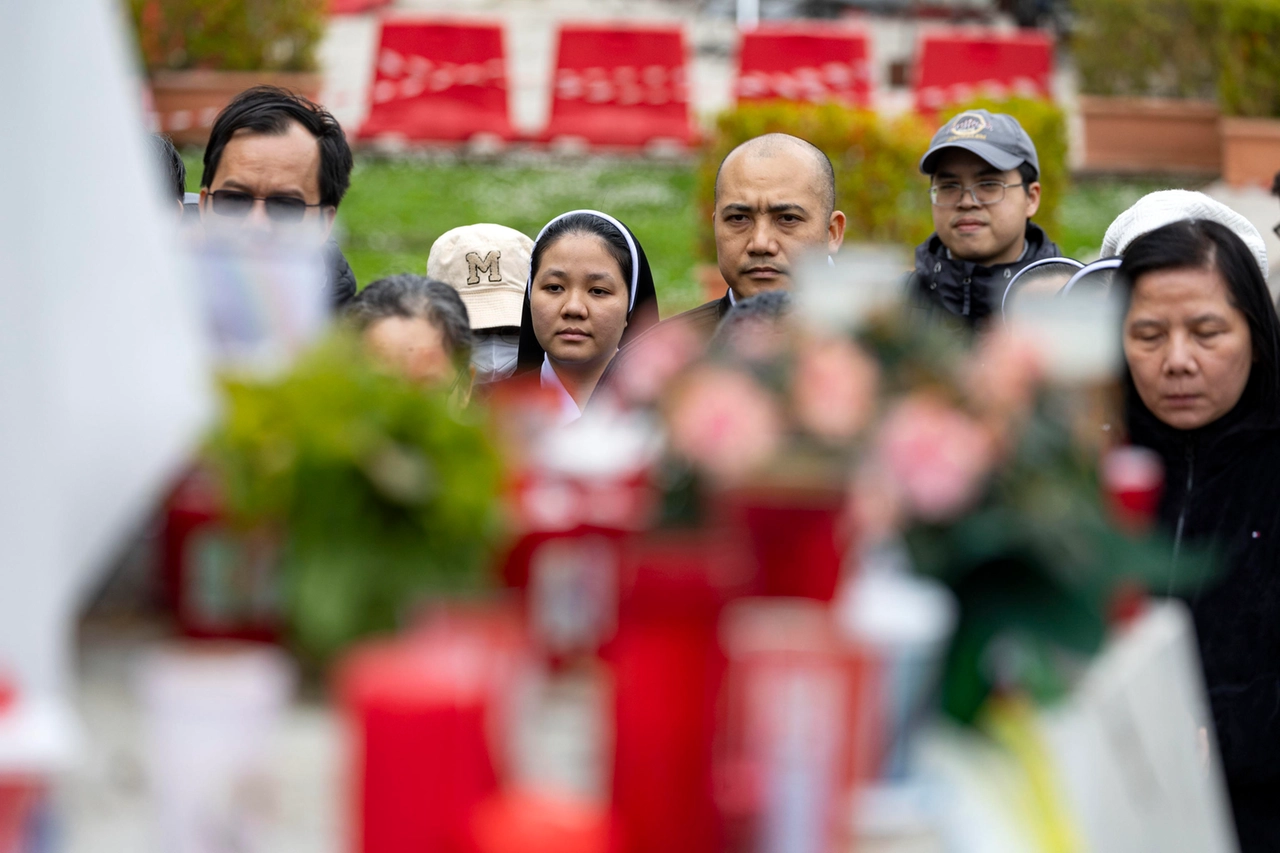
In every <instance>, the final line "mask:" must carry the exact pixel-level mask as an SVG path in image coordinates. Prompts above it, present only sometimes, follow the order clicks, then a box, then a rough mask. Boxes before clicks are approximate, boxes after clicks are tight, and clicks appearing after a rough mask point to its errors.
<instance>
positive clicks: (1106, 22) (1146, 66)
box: [1072, 0, 1280, 118]
mask: <svg viewBox="0 0 1280 853" xmlns="http://www.w3.org/2000/svg"><path fill="white" fill-rule="evenodd" d="M1074 8H1075V11H1076V14H1077V22H1078V24H1077V28H1076V33H1075V35H1074V37H1073V39H1072V48H1073V52H1074V54H1075V58H1076V65H1077V67H1079V69H1080V83H1081V87H1080V88H1081V91H1083V92H1085V93H1086V94H1091V95H1129V96H1151V97H1198V98H1213V97H1214V96H1215V95H1216V97H1217V100H1218V104H1219V106H1220V107H1221V108H1222V112H1223V113H1224V114H1225V115H1235V116H1256V117H1265V118H1270V117H1280V0H1074Z"/></svg>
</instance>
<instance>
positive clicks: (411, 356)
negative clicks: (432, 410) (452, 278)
mask: <svg viewBox="0 0 1280 853" xmlns="http://www.w3.org/2000/svg"><path fill="white" fill-rule="evenodd" d="M343 314H344V316H345V317H346V319H347V320H348V322H350V323H351V325H352V326H353V327H354V328H355V330H356V331H357V332H358V333H359V334H360V337H361V339H362V340H363V341H364V344H365V347H366V348H367V349H368V350H369V354H370V355H371V356H373V358H374V359H375V360H376V361H378V362H379V363H380V364H382V365H384V366H385V367H387V368H388V369H390V370H394V371H395V372H397V373H399V374H401V375H402V376H404V377H405V378H406V379H408V380H409V381H410V382H413V383H415V384H418V385H421V386H423V387H426V388H448V389H451V390H453V391H454V392H455V393H456V394H457V399H458V401H459V402H460V403H463V404H464V405H465V404H466V403H467V402H468V401H469V400H470V397H471V385H472V378H473V377H474V376H475V368H474V367H472V366H471V322H470V320H469V319H468V317H467V306H466V305H465V304H463V302H462V298H461V297H459V296H458V292H457V291H456V290H454V289H453V288H452V287H450V286H449V285H447V284H445V283H444V282H441V281H435V280H434V279H431V278H424V277H423V276H420V275H411V274H409V273H404V274H401V275H393V276H390V277H388V278H380V279H378V280H377V281H375V282H373V283H372V284H370V285H369V286H368V287H366V288H365V289H364V290H362V291H360V292H359V293H357V294H356V295H355V297H354V298H352V299H351V301H350V302H348V303H347V304H346V306H345V308H344V309H343Z"/></svg>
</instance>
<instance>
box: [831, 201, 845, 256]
mask: <svg viewBox="0 0 1280 853" xmlns="http://www.w3.org/2000/svg"><path fill="white" fill-rule="evenodd" d="M844 225H845V218H844V213H843V212H842V211H839V210H833V211H831V217H830V218H829V219H828V220H827V254H828V255H834V254H835V253H836V252H838V251H840V244H841V243H843V242H844Z"/></svg>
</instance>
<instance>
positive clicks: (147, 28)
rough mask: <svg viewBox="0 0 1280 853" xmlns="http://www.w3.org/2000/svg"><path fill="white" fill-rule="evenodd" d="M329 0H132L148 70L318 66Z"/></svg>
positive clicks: (285, 68)
mask: <svg viewBox="0 0 1280 853" xmlns="http://www.w3.org/2000/svg"><path fill="white" fill-rule="evenodd" d="M326 5H327V0H129V10H130V11H131V12H132V14H133V22H134V27H135V28H136V31H137V34H138V46H139V47H140V48H141V50H142V57H143V62H144V63H145V65H146V67H147V70H148V71H156V70H174V71H180V70H186V69H194V68H207V69H214V70H217V71H314V70H316V58H315V49H316V45H318V44H319V42H320V39H321V37H322V36H323V35H324V28H325V24H326V15H325V8H326Z"/></svg>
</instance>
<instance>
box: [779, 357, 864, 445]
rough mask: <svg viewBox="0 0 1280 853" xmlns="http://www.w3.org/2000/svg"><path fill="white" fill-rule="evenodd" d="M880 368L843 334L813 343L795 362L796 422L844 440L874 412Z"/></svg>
mask: <svg viewBox="0 0 1280 853" xmlns="http://www.w3.org/2000/svg"><path fill="white" fill-rule="evenodd" d="M879 383H880V369H879V367H878V366H877V365H876V363H875V361H874V360H873V359H872V358H871V357H870V356H869V355H867V354H866V352H864V351H863V350H862V349H861V348H860V347H858V346H857V345H855V344H853V343H852V342H850V341H848V340H846V339H844V338H835V339H830V340H823V341H814V342H811V343H809V344H806V345H805V346H804V347H802V348H801V350H800V353H799V356H798V358H797V360H796V370H795V381H794V384H793V387H792V401H793V403H794V405H795V413H796V418H797V420H798V421H799V422H800V425H801V426H802V427H804V428H805V429H806V430H808V431H809V432H810V433H812V434H813V435H815V436H817V437H818V438H823V439H826V440H828V441H833V442H836V441H847V440H849V439H851V438H853V437H854V436H855V435H857V433H858V430H860V429H862V428H863V427H864V426H866V424H867V421H869V420H870V419H871V415H872V414H873V413H874V412H875V404H876V389H877V387H878V386H879Z"/></svg>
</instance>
